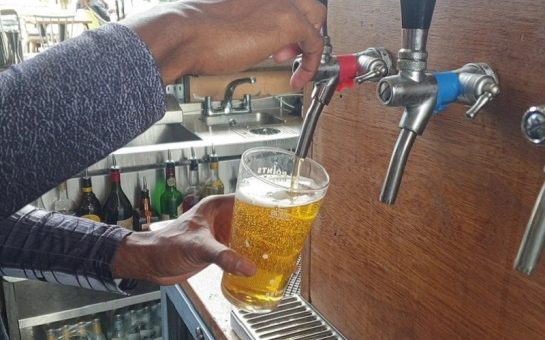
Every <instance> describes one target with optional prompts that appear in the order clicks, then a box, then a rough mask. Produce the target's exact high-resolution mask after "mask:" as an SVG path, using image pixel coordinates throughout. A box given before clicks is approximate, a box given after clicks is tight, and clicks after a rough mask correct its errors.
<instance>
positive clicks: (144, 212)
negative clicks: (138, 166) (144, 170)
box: [138, 176, 159, 231]
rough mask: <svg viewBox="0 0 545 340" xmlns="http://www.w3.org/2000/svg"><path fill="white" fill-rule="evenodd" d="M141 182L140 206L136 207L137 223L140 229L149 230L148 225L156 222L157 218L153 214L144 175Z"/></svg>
mask: <svg viewBox="0 0 545 340" xmlns="http://www.w3.org/2000/svg"><path fill="white" fill-rule="evenodd" d="M142 182H143V186H142V190H141V191H140V208H139V209H138V214H139V220H140V223H139V224H140V230H141V231H147V230H149V225H150V224H151V223H153V222H157V221H158V220H159V219H158V218H157V216H155V215H154V214H153V209H152V207H151V200H150V197H149V189H148V182H147V181H146V176H144V177H143V178H142Z"/></svg>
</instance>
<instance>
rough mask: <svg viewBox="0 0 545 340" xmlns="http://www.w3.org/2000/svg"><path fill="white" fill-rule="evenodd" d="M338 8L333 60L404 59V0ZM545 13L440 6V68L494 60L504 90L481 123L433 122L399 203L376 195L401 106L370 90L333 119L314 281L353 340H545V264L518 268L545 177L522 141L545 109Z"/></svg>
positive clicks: (433, 51)
mask: <svg viewBox="0 0 545 340" xmlns="http://www.w3.org/2000/svg"><path fill="white" fill-rule="evenodd" d="M329 2H330V7H329V34H330V35H331V37H332V43H333V47H334V52H335V53H338V54H340V53H348V52H356V51H360V50H364V49H365V48H367V47H372V46H375V47H378V46H383V47H386V48H388V49H389V50H390V51H392V52H393V53H394V55H395V56H396V57H397V51H398V49H399V47H400V37H401V33H400V26H401V23H400V10H399V1H397V0H395V1H394V0H368V1H361V0H330V1H329ZM544 14H545V1H535V0H532V1H531V0H512V1H491V0H440V1H437V4H436V9H435V14H434V18H433V21H432V25H431V29H430V34H429V39H428V52H429V59H428V60H429V63H428V67H429V69H430V70H433V71H442V70H453V69H456V68H459V67H461V66H463V65H464V64H466V63H470V62H486V63H488V64H489V65H491V66H492V67H493V68H494V70H496V71H497V73H498V75H499V78H500V86H501V89H502V93H501V95H500V96H499V97H498V98H497V99H496V100H495V101H494V102H493V103H492V104H490V105H488V106H487V107H486V108H485V110H484V111H483V112H481V113H480V114H479V115H478V116H477V117H476V118H475V119H474V120H468V119H466V118H465V117H464V112H465V110H466V109H467V107H464V106H463V105H460V104H454V105H451V106H450V107H449V108H448V109H447V110H445V111H444V112H443V113H442V114H441V115H440V116H437V117H434V118H432V119H431V121H430V123H429V124H428V126H427V129H426V131H425V132H424V134H423V135H422V136H420V137H418V139H417V141H416V143H415V145H414V148H413V150H412V153H411V155H410V157H409V161H408V165H407V168H406V172H405V175H404V177H403V182H402V184H401V189H400V192H399V195H398V198H397V202H396V204H395V205H393V206H387V205H385V204H382V203H380V202H379V201H378V197H379V193H380V189H381V186H382V182H383V179H384V176H385V173H386V169H387V167H388V162H389V159H390V155H391V152H392V150H393V146H394V143H395V140H396V138H397V135H398V133H399V128H398V123H399V119H400V117H401V111H402V109H401V108H386V107H383V106H381V104H380V103H379V102H378V99H377V98H376V94H375V91H376V84H365V85H363V86H359V87H356V88H354V89H351V90H346V91H344V92H343V93H342V94H336V95H335V97H334V99H333V100H332V103H331V105H330V106H329V107H328V108H326V110H325V111H324V113H323V115H322V118H321V121H320V123H319V126H318V130H317V133H316V135H315V138H314V146H313V152H312V156H313V158H314V159H315V160H317V161H318V162H320V163H321V164H323V165H324V166H325V167H326V169H327V170H328V172H329V173H330V175H331V186H330V189H329V192H328V195H327V197H326V199H325V203H324V206H323V208H322V213H321V216H320V218H319V220H318V221H317V223H316V224H315V228H314V230H313V233H312V235H311V242H310V261H307V263H310V265H309V268H307V269H308V270H306V271H305V272H304V273H305V275H306V278H305V279H304V280H307V281H308V282H309V287H307V289H308V290H309V292H310V299H311V301H312V303H313V304H314V305H315V306H316V307H317V308H318V309H319V310H320V311H321V312H322V313H323V314H324V315H325V316H326V317H327V318H328V319H329V320H330V321H332V323H333V324H334V325H335V326H336V327H338V329H339V330H340V331H341V332H342V333H343V334H344V335H345V336H347V337H348V338H349V339H543V338H544V337H545V264H542V265H540V267H539V268H538V272H537V274H536V275H534V276H533V277H530V278H526V277H523V276H522V275H521V274H519V273H518V272H515V271H514V270H513V268H512V264H513V260H514V258H515V255H516V252H517V249H518V246H519V243H520V240H521V238H522V235H523V232H524V229H525V227H526V223H527V221H528V218H529V216H530V212H531V209H532V206H533V204H534V201H535V199H536V197H537V194H538V192H539V189H540V186H541V185H542V183H543V180H544V179H545V176H544V174H543V166H544V165H545V152H544V150H543V149H540V148H538V147H536V146H533V145H531V144H530V143H528V142H526V140H525V139H524V138H523V136H522V134H521V132H520V119H521V116H522V114H523V113H524V111H526V109H527V108H528V107H529V106H531V105H536V104H544V103H545V79H544V78H543V77H544V76H545V20H543V15H544ZM544 260H545V259H544ZM543 262H544V263H545V261H543Z"/></svg>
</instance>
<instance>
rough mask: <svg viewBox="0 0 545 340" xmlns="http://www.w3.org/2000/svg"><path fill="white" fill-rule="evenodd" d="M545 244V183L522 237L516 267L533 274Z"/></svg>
mask: <svg viewBox="0 0 545 340" xmlns="http://www.w3.org/2000/svg"><path fill="white" fill-rule="evenodd" d="M544 244H545V185H543V187H542V188H541V192H540V193H539V196H538V198H537V201H536V203H535V205H534V208H533V210H532V215H531V216H530V220H529V221H528V225H527V227H526V232H525V233H524V237H523V238H522V242H521V244H520V248H519V251H518V254H517V257H516V259H515V263H514V267H515V269H516V270H517V271H519V272H521V273H523V274H526V275H531V274H532V273H533V272H534V270H535V269H536V267H537V265H538V263H539V259H540V258H541V254H542V252H543V245H544Z"/></svg>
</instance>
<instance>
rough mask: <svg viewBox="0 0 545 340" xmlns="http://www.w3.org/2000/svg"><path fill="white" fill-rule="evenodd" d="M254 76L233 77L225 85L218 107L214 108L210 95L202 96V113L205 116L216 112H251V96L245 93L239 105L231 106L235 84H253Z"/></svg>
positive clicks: (216, 113)
mask: <svg viewBox="0 0 545 340" xmlns="http://www.w3.org/2000/svg"><path fill="white" fill-rule="evenodd" d="M255 82H256V79H255V77H248V78H240V79H235V80H233V81H232V82H230V83H229V84H227V86H226V87H225V93H224V95H223V101H222V102H221V105H220V107H219V108H214V107H213V104H212V97H210V96H206V97H204V102H203V104H202V106H203V113H204V115H206V116H214V115H218V114H231V113H251V112H252V96H251V95H250V94H245V95H244V97H243V99H242V102H241V104H240V106H239V107H234V106H233V93H235V89H236V88H237V86H239V85H241V84H255Z"/></svg>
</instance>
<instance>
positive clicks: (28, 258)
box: [0, 206, 132, 293]
mask: <svg viewBox="0 0 545 340" xmlns="http://www.w3.org/2000/svg"><path fill="white" fill-rule="evenodd" d="M130 233H131V232H130V231H129V230H126V229H123V228H121V227H118V226H111V225H107V224H104V223H97V222H93V221H90V220H86V219H82V218H77V217H73V216H66V215H62V214H59V213H56V212H47V211H43V210H39V209H36V208H34V207H31V206H26V207H24V208H23V209H21V210H20V211H18V212H17V213H16V214H14V215H12V216H10V217H9V218H7V219H5V220H3V221H1V222H0V273H1V275H3V276H13V277H23V278H28V279H34V280H41V281H46V282H52V283H59V284H64V285H71V286H78V287H82V288H90V289H95V290H101V291H110V292H120V293H123V292H124V291H125V290H126V289H130V288H132V287H131V282H127V281H123V280H114V278H113V276H112V261H113V258H114V255H115V251H116V250H117V248H118V246H119V244H120V243H121V241H122V240H123V238H124V237H126V236H127V235H129V234H130Z"/></svg>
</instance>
